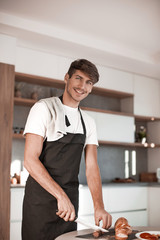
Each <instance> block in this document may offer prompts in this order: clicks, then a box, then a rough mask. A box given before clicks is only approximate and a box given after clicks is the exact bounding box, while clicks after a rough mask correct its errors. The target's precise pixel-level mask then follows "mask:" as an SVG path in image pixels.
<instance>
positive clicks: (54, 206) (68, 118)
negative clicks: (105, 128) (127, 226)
mask: <svg viewBox="0 0 160 240" xmlns="http://www.w3.org/2000/svg"><path fill="white" fill-rule="evenodd" d="M98 80H99V74H98V71H97V68H96V66H95V65H94V64H93V63H91V62H89V61H88V60H85V59H80V60H76V61H74V62H72V63H71V66H70V68H69V70H68V73H67V74H66V75H65V78H64V81H65V90H64V93H63V96H62V97H60V98H58V97H52V98H48V99H43V100H40V101H39V102H37V103H36V104H35V105H34V106H33V107H32V109H31V111H30V114H29V116H28V119H27V123H26V127H25V132H24V134H25V135H26V144H25V153H24V166H25V168H26V169H27V170H28V172H29V174H30V175H29V178H28V180H27V183H26V188H25V197H24V204H23V221H22V239H23V240H28V239H29V240H35V239H36V240H53V239H55V238H56V237H57V236H59V235H61V234H63V233H65V232H69V231H73V230H76V223H75V222H74V220H75V218H76V216H77V214H78V186H79V183H78V173H79V165H80V160H81V154H82V151H83V149H84V151H85V163H86V177H87V182H88V186H89V189H90V191H91V194H92V199H93V204H94V216H95V223H96V224H97V225H99V222H100V221H101V220H102V221H103V228H109V227H110V226H111V223H112V218H111V215H110V214H109V213H108V212H106V211H105V209H104V204H103V200H102V186H101V179H100V173H99V167H98V164H97V145H98V142H97V136H96V126H95V123H94V120H93V119H92V118H91V117H89V116H88V115H87V114H86V113H85V112H83V111H82V110H80V109H79V108H78V106H79V103H80V101H81V100H83V99H84V98H86V97H87V96H88V94H89V93H90V92H91V91H92V88H93V85H94V84H95V83H96V82H97V81H98Z"/></svg>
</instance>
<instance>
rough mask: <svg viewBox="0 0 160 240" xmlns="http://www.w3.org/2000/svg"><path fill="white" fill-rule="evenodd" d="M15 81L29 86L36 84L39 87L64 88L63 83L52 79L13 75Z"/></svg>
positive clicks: (21, 74) (22, 74) (19, 74)
mask: <svg viewBox="0 0 160 240" xmlns="http://www.w3.org/2000/svg"><path fill="white" fill-rule="evenodd" d="M15 81H17V82H26V83H30V84H37V85H41V86H48V87H55V88H61V89H63V88H64V81H62V80H57V79H53V78H46V77H40V76H35V75H30V74H24V73H17V72H16V73H15Z"/></svg>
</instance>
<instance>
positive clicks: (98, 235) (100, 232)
mask: <svg viewBox="0 0 160 240" xmlns="http://www.w3.org/2000/svg"><path fill="white" fill-rule="evenodd" d="M102 234H103V233H102V231H95V232H93V237H94V238H98V237H100V236H102Z"/></svg>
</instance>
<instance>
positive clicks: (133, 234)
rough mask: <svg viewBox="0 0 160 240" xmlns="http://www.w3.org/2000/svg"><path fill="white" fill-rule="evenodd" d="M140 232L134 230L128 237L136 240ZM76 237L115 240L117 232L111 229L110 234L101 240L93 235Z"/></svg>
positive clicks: (105, 234)
mask: <svg viewBox="0 0 160 240" xmlns="http://www.w3.org/2000/svg"><path fill="white" fill-rule="evenodd" d="M137 232H139V231H137V230H133V231H132V233H131V234H130V235H129V236H128V240H132V239H135V238H136V237H135V234H136V233H137ZM76 237H78V238H82V239H108V240H114V239H115V231H114V229H113V228H111V229H109V232H107V233H104V234H103V235H102V236H100V237H99V238H94V237H93V235H92V233H89V234H84V235H77V236H76Z"/></svg>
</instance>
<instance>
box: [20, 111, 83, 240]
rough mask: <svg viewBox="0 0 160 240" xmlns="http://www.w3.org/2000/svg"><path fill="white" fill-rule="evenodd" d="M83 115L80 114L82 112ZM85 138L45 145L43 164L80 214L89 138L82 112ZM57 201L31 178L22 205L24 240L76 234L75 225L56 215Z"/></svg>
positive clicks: (73, 137) (66, 138)
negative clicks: (81, 179)
mask: <svg viewBox="0 0 160 240" xmlns="http://www.w3.org/2000/svg"><path fill="white" fill-rule="evenodd" d="M79 112H80V110H79ZM80 117H81V123H82V126H83V134H79V133H77V134H73V133H67V134H66V135H64V136H63V137H62V138H60V139H58V140H57V141H52V142H47V140H45V141H44V144H43V149H42V153H41V156H40V160H41V162H42V163H43V164H44V166H45V168H46V169H47V171H48V172H49V174H50V175H51V176H52V178H53V179H54V180H55V181H56V182H57V183H58V184H59V185H60V186H61V187H62V188H63V190H64V191H65V192H66V194H67V196H68V197H69V198H70V200H71V202H72V204H73V205H74V207H75V211H76V215H77V214H78V197H79V196H78V194H79V192H78V186H79V182H78V174H79V166H80V161H81V155H82V151H83V147H84V143H85V138H86V128H85V124H84V121H83V118H82V115H81V112H80ZM56 210H57V200H56V198H55V197H53V196H52V195H51V194H50V193H49V192H47V191H46V190H45V189H44V188H42V187H41V186H40V185H39V183H37V182H36V181H35V180H34V179H33V178H32V177H31V176H30V175H29V177H28V179H27V182H26V188H25V196H24V202H23V220H22V239H23V240H54V239H55V238H56V237H58V236H59V235H61V234H63V233H66V232H70V231H74V230H76V228H77V224H76V223H75V222H70V221H68V222H65V221H64V220H63V219H61V218H60V217H58V216H57V215H56Z"/></svg>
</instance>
